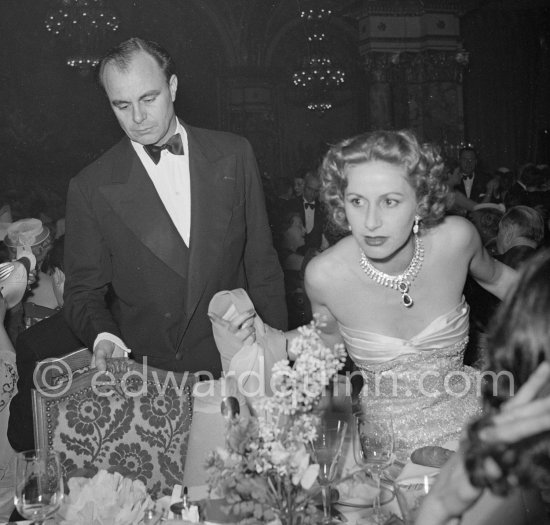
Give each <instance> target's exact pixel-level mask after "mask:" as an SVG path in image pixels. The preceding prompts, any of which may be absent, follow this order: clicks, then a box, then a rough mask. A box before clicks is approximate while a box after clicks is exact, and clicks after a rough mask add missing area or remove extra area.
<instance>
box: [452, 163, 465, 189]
mask: <svg viewBox="0 0 550 525" xmlns="http://www.w3.org/2000/svg"><path fill="white" fill-rule="evenodd" d="M461 182H462V173H461V172H460V168H458V167H457V168H455V169H454V170H451V171H449V187H450V189H451V190H453V189H454V188H455V187H456V186H458V185H459V184H460V183H461Z"/></svg>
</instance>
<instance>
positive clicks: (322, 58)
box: [292, 0, 346, 115]
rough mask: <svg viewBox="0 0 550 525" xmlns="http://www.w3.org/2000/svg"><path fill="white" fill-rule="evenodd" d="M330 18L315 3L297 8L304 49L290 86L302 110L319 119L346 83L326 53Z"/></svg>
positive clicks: (323, 7) (326, 10)
mask: <svg viewBox="0 0 550 525" xmlns="http://www.w3.org/2000/svg"><path fill="white" fill-rule="evenodd" d="M332 14H333V11H332V9H331V8H330V7H327V6H326V5H325V4H323V2H321V1H319V0H317V1H315V2H309V7H303V8H300V19H301V21H302V24H303V26H304V30H305V34H306V40H307V48H306V53H305V56H304V57H303V58H302V59H301V63H300V66H299V68H298V69H297V70H295V71H294V72H293V74H292V83H293V84H294V87H295V88H297V89H298V90H299V91H300V92H301V95H302V97H301V98H302V99H304V100H305V105H306V107H307V108H308V109H309V110H311V111H315V112H317V113H319V114H321V115H322V114H323V113H324V112H325V111H328V110H329V109H332V107H333V105H334V101H333V98H334V97H333V95H334V91H335V90H336V89H337V88H339V87H341V86H342V85H343V84H344V82H345V80H346V73H345V71H344V70H343V69H342V68H341V67H339V66H338V65H337V64H336V61H335V59H334V57H332V56H331V53H330V47H331V46H330V41H329V40H330V39H329V38H328V36H327V29H328V23H329V19H330V17H331V16H332Z"/></svg>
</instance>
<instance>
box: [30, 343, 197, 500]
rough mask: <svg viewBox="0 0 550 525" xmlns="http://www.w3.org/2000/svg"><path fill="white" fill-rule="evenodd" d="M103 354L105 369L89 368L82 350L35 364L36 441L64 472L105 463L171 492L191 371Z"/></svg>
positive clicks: (154, 491)
mask: <svg viewBox="0 0 550 525" xmlns="http://www.w3.org/2000/svg"><path fill="white" fill-rule="evenodd" d="M108 361H109V362H108V368H107V372H105V373H101V372H98V371H97V369H95V368H94V369H91V368H90V362H91V353H90V352H89V351H88V350H87V349H82V350H78V351H77V352H73V353H72V354H69V355H68V356H65V357H64V358H61V359H51V360H46V361H41V362H40V363H38V364H37V366H36V370H35V376H34V380H35V387H36V390H34V391H33V410H34V434H35V442H36V445H37V447H41V448H48V449H49V448H53V449H54V450H56V451H58V452H60V455H61V461H62V464H63V469H64V472H65V474H66V476H67V477H70V476H71V475H75V474H76V475H82V473H83V472H84V473H86V475H89V476H92V475H94V474H95V473H96V472H97V470H99V469H107V470H110V471H117V472H120V473H121V474H123V475H125V476H128V477H130V478H133V479H140V480H141V481H142V482H143V483H144V484H145V485H146V486H147V489H148V491H149V492H150V493H151V495H152V496H153V497H158V496H161V495H163V494H171V492H172V487H173V486H174V485H175V484H177V483H181V480H182V475H183V468H184V465H185V459H186V455H187V443H188V439H189V430H190V427H191V418H192V412H193V406H192V404H193V398H192V395H191V392H192V388H193V385H194V383H195V381H196V377H195V376H194V375H192V374H187V373H185V374H183V373H175V372H167V371H164V370H159V369H157V368H153V367H150V366H147V365H146V364H145V363H144V364H143V365H142V364H138V363H136V362H134V361H130V360H128V359H111V360H108Z"/></svg>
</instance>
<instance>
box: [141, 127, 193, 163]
mask: <svg viewBox="0 0 550 525" xmlns="http://www.w3.org/2000/svg"><path fill="white" fill-rule="evenodd" d="M143 147H144V149H145V151H146V152H147V154H148V155H149V157H151V160H152V161H153V162H154V163H155V164H158V163H159V161H160V152H161V151H162V150H163V149H166V150H168V151H169V152H170V153H172V155H184V154H185V152H184V151H183V142H182V141H181V136H180V134H179V133H176V134H175V135H172V136H171V137H170V140H168V142H166V143H165V144H163V145H162V146H155V144H148V145H147V146H143Z"/></svg>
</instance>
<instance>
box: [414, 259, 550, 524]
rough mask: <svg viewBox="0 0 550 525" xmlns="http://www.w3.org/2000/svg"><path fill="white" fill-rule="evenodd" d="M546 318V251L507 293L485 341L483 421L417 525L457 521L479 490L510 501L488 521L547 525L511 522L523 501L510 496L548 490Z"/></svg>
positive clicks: (549, 301) (549, 268)
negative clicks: (487, 350)
mask: <svg viewBox="0 0 550 525" xmlns="http://www.w3.org/2000/svg"><path fill="white" fill-rule="evenodd" d="M549 318H550V251H546V252H544V254H542V255H541V256H540V257H537V258H535V259H533V260H531V262H530V263H528V264H527V265H526V266H525V267H524V268H523V270H522V274H521V278H520V280H519V282H518V283H517V285H516V287H515V288H514V291H513V293H511V294H510V295H509V296H508V297H507V299H506V300H505V301H504V302H503V303H502V305H501V306H500V308H499V310H498V312H497V315H496V317H495V322H494V324H493V328H492V331H491V333H490V336H489V345H490V348H491V350H492V351H491V352H490V354H489V362H488V366H487V370H488V371H491V372H493V373H492V374H487V375H486V376H485V377H486V379H487V382H486V383H485V386H484V389H483V406H484V415H483V416H482V417H481V418H480V419H479V420H477V421H476V422H474V423H473V424H471V426H470V428H469V431H468V437H467V439H465V440H464V442H463V443H462V445H461V450H460V451H459V452H458V453H457V454H456V455H455V456H454V457H453V458H452V459H451V460H449V462H448V463H447V464H446V465H445V466H444V467H443V469H442V471H441V473H440V475H439V477H438V481H437V482H436V485H435V486H434V488H433V489H432V491H431V492H430V494H429V495H428V497H427V498H426V500H425V501H424V503H423V505H422V509H421V512H420V515H419V516H418V518H417V523H418V525H447V524H450V523H456V522H455V521H453V520H456V519H460V517H461V516H462V515H463V514H464V512H465V511H466V510H467V509H468V508H470V507H471V506H472V505H474V503H475V502H476V501H477V500H478V499H479V498H480V496H481V495H482V493H483V490H484V489H485V488H487V489H489V490H490V491H492V492H494V493H496V494H499V495H509V496H508V498H507V499H506V501H507V502H508V503H510V502H515V503H514V505H513V506H512V507H510V506H509V505H508V506H507V505H506V504H505V500H503V499H493V500H492V501H493V502H494V506H495V508H494V509H492V510H491V507H490V506H489V504H487V505H488V506H486V507H484V509H485V511H486V512H487V515H488V519H487V521H486V522H487V523H498V524H499V525H508V524H509V525H521V524H523V523H537V524H541V523H549V521H550V520H548V518H547V517H546V519H544V520H543V521H539V520H540V518H538V519H537V517H536V516H535V515H534V514H532V515H531V516H529V519H528V521H518V513H519V515H521V514H522V512H521V511H522V509H521V506H522V505H526V502H527V498H526V497H525V494H524V495H523V496H521V497H519V495H518V492H517V488H518V487H521V488H525V489H531V488H534V489H536V490H541V489H545V490H548V488H549V487H550V397H549V396H548V394H549V393H550V388H549V385H550V323H548V319H549ZM518 506H519V507H520V508H517V507H518ZM500 507H502V508H500ZM475 508H478V509H479V506H477V507H475ZM473 512H474V509H472V513H473ZM531 512H533V513H534V511H533V510H531ZM525 519H527V518H525ZM461 523H464V524H467V523H469V521H468V520H464V521H463V522H461ZM482 523H485V522H482Z"/></svg>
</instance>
